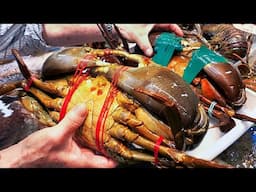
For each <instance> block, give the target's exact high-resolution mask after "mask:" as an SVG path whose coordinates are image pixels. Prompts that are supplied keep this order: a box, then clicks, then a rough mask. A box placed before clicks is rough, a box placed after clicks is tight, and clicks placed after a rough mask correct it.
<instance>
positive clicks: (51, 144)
mask: <svg viewBox="0 0 256 192" xmlns="http://www.w3.org/2000/svg"><path fill="white" fill-rule="evenodd" d="M86 116H87V110H86V107H85V106H84V104H82V105H79V106H77V107H75V108H74V109H73V110H71V111H70V112H69V113H67V114H66V116H65V117H64V119H63V120H62V121H61V122H60V123H59V124H58V125H56V126H53V127H48V128H45V129H42V130H39V131H37V132H34V133H32V134H31V135H29V136H28V137H27V138H25V139H24V140H22V141H21V142H19V143H18V144H16V145H14V146H12V147H10V148H9V149H6V150H4V151H3V153H2V159H0V166H1V162H3V161H5V158H7V159H8V157H9V159H12V158H16V159H17V156H18V160H16V161H15V162H13V163H12V165H10V167H83V168H114V167H115V166H116V163H115V162H114V161H112V160H111V159H108V158H106V157H104V156H100V155H95V154H94V153H93V152H92V151H91V150H89V149H86V148H81V147H80V146H79V145H78V144H77V143H76V142H75V141H74V140H73V135H74V132H75V131H76V130H77V128H78V127H79V126H81V125H82V124H83V122H84V119H85V117H86ZM8 150H9V152H8ZM0 155H1V154H0ZM11 156H12V157H11ZM19 157H20V158H19ZM2 165H3V164H2Z"/></svg>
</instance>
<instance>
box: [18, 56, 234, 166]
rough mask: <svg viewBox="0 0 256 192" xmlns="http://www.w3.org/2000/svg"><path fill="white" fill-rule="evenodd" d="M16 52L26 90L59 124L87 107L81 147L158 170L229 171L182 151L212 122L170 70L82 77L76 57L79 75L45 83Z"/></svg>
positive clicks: (119, 70)
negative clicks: (67, 115) (83, 105)
mask: <svg viewBox="0 0 256 192" xmlns="http://www.w3.org/2000/svg"><path fill="white" fill-rule="evenodd" d="M14 54H15V55H16V58H17V61H18V63H19V65H20V67H21V69H22V70H21V71H22V72H23V74H24V75H25V78H28V80H29V81H31V82H32V86H31V87H30V88H29V89H27V91H28V92H29V93H31V94H32V95H34V96H35V97H36V98H37V99H39V100H40V102H41V103H42V104H43V105H45V107H46V108H47V111H48V112H49V114H50V115H51V117H52V118H53V119H54V120H55V121H56V122H58V121H59V119H61V118H62V117H63V115H65V113H66V111H69V110H70V109H71V108H73V107H74V106H75V105H77V104H78V103H84V102H85V103H86V105H87V108H88V111H89V113H88V117H87V118H86V120H85V122H84V125H83V126H82V127H80V129H79V130H78V131H77V133H76V135H75V139H76V140H77V142H79V143H80V144H81V145H82V146H86V147H89V148H91V149H94V150H95V151H97V152H100V153H102V154H104V155H106V156H109V157H112V158H113V159H116V160H117V161H118V162H138V161H139V162H151V163H152V164H153V165H155V166H157V167H172V166H180V165H183V166H186V167H197V166H198V167H218V168H230V167H231V166H229V165H222V164H218V163H216V162H214V161H206V160H202V159H198V158H195V157H192V156H189V155H187V154H186V153H185V152H183V151H181V150H180V148H183V147H184V146H185V145H189V144H190V145H193V144H192V143H189V142H200V140H201V139H202V137H203V136H204V134H205V132H206V131H207V128H208V123H209V122H208V118H207V116H206V114H205V112H204V110H203V108H202V107H201V106H200V104H199V102H198V99H197V97H196V96H195V95H194V93H193V91H192V90H191V89H190V88H189V85H187V84H186V83H185V82H184V81H183V80H182V79H181V78H180V77H179V76H178V75H175V74H174V73H170V71H169V70H165V69H164V68H161V67H156V66H149V67H148V69H147V68H145V67H142V68H131V67H127V68H126V67H123V66H116V65H110V66H108V67H107V66H104V67H96V68H93V70H92V71H90V70H89V72H94V74H97V75H96V76H94V77H93V76H92V75H91V74H90V73H85V74H84V73H83V72H84V69H83V68H80V67H81V65H80V64H84V63H83V61H81V60H80V61H79V60H76V59H75V60H73V61H76V62H77V63H76V64H78V69H79V70H78V71H80V72H81V73H76V75H75V76H65V77H64V78H61V79H53V80H44V81H43V80H41V79H37V78H33V76H32V75H31V74H30V73H29V71H28V70H27V69H26V66H25V65H24V63H23V61H22V59H21V58H20V57H19V55H18V53H17V52H16V51H14ZM87 56H88V55H87ZM87 56H85V55H84V56H83V58H84V57H86V58H87V59H88V57H87ZM90 56H91V55H90ZM93 58H94V57H92V60H93ZM52 59H53V58H51V61H53V60H52ZM46 62H47V61H46ZM59 64H61V63H59ZM71 64H72V63H71ZM60 66H61V65H60ZM54 67H56V66H54ZM76 72H77V71H76ZM101 74H105V75H106V77H107V78H108V77H109V78H111V79H112V82H110V81H108V80H107V79H106V77H104V76H102V75H101ZM165 84H168V85H165ZM116 85H118V86H119V87H120V88H121V89H122V91H121V90H119V89H118V88H117V87H116ZM23 87H27V85H25V84H23ZM39 89H40V90H39ZM124 91H125V92H126V93H125V92H124ZM48 93H49V94H51V96H54V97H55V98H54V99H53V98H51V97H50V96H49V94H48ZM127 94H128V95H127ZM181 95H183V96H181ZM25 107H26V106H25ZM27 108H28V109H29V107H27ZM33 108H34V109H35V108H36V107H33ZM53 110H54V111H53ZM37 114H38V113H37ZM188 141H189V142H188Z"/></svg>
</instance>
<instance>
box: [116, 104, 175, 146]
mask: <svg viewBox="0 0 256 192" xmlns="http://www.w3.org/2000/svg"><path fill="white" fill-rule="evenodd" d="M112 117H113V119H114V120H115V121H116V122H119V123H122V124H124V125H128V126H130V127H131V128H132V129H134V130H135V131H136V132H137V133H139V134H141V135H142V136H144V137H145V138H147V139H149V140H151V141H154V142H156V141H157V139H158V138H159V135H161V133H159V131H157V132H155V133H154V132H152V131H151V130H150V129H148V127H147V126H146V125H145V124H144V123H143V122H142V121H140V120H138V119H137V118H136V117H135V115H133V114H132V113H131V112H130V111H127V110H125V109H124V108H118V109H117V110H115V112H114V113H113V114H112ZM145 118H146V117H145ZM158 124H159V125H160V123H158ZM160 126H161V125H160ZM162 127H163V126H162ZM165 128H166V130H165V138H164V139H163V143H164V144H165V145H166V146H174V143H173V142H171V138H170V137H173V135H172V133H171V129H170V128H168V127H167V126H166V127H165ZM167 132H168V135H166V133H167Z"/></svg>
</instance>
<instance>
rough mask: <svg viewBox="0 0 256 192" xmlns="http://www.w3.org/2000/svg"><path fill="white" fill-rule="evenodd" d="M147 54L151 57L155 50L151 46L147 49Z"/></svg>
mask: <svg viewBox="0 0 256 192" xmlns="http://www.w3.org/2000/svg"><path fill="white" fill-rule="evenodd" d="M145 54H146V55H147V56H148V57H150V56H152V54H153V50H152V49H151V48H147V49H146V51H145Z"/></svg>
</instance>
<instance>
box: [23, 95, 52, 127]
mask: <svg viewBox="0 0 256 192" xmlns="http://www.w3.org/2000/svg"><path fill="white" fill-rule="evenodd" d="M21 103H22V104H23V106H24V107H25V108H26V109H27V110H28V111H30V112H32V113H34V114H35V116H36V117H37V118H38V119H39V121H40V122H41V123H42V124H44V125H46V126H54V125H56V123H55V122H54V121H53V120H52V118H51V116H49V114H48V113H47V112H46V111H45V110H44V109H43V107H42V105H41V104H39V103H38V101H37V100H36V99H34V98H33V97H30V96H28V95H25V96H23V97H21Z"/></svg>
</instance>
